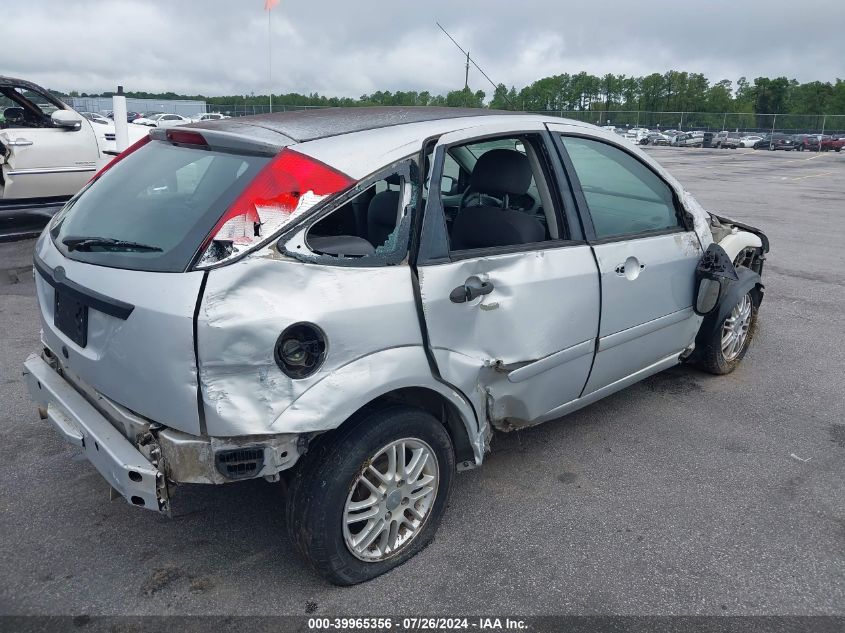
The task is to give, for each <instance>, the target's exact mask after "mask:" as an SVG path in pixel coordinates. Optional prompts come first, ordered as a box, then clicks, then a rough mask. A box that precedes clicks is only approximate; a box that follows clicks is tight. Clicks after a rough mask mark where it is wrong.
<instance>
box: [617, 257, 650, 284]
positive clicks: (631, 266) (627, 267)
mask: <svg viewBox="0 0 845 633" xmlns="http://www.w3.org/2000/svg"><path fill="white" fill-rule="evenodd" d="M643 268H645V264H641V263H640V260H638V259H637V258H636V257H629V258H628V259H626V260H625V261H624V262H622V263H621V264H619V265H618V266H617V267H616V268H615V269H614V270H615V272H616V274H617V275H619V276H620V277H627V278H628V280H630V281H633V280H634V279H636V278H637V277H639V276H640V271H641V270H642V269H643Z"/></svg>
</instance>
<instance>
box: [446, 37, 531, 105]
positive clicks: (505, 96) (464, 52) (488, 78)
mask: <svg viewBox="0 0 845 633" xmlns="http://www.w3.org/2000/svg"><path fill="white" fill-rule="evenodd" d="M434 23H435V24H436V25H437V26H438V27H439V28H440V30H441V31H443V32H444V33H445V34H446V37H448V38H449V39H450V40H452V44H454V45H455V46H457V47H458V50H459V51H461V52H462V53H463V54H464V55H466V56H467V75H466V77H467V81H466V83H465V84H464V88H468V87H469V64H470V62H472V65H473V66H475V67H476V68H477V69H478V72H480V73H481V74H482V75H484V78H485V79H486V80H487V81H489V82H490V85H491V86H493V89H494V90H495V89H497V88H498V87H499V86H497V85H496V82H495V81H493V80H492V79H490V77H489V76H488V75H487V73H485V72H484V71H483V70H482V68H481V66H479V65H478V64H477V63H476V62H475V60H474V59H473V58H472V57H470V56H469V53H468V52H467V51H465V50H464V49H463V48H461V45H460V44H458V43H457V42H456V41H455V38H454V37H452V36H451V35H449V31H447V30H446V29H444V28H443V25H442V24H440V22H437V21H436V20H435V22H434ZM494 94H495V92H494ZM502 96H503V97H504V98H505V101H507V102H508V105H509V106H511V107H512V108H513V107H515V106H514V105H513V103H512V102H511V100H510V99H508V95H507V93H505V94H503V95H502Z"/></svg>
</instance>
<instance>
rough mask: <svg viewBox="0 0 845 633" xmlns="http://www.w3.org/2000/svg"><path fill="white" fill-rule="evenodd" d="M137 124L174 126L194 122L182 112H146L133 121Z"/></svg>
mask: <svg viewBox="0 0 845 633" xmlns="http://www.w3.org/2000/svg"><path fill="white" fill-rule="evenodd" d="M132 123H134V124H135V125H146V126H147V127H173V126H175V125H187V124H188V123H193V121H191V119H189V118H188V117H186V116H182V115H181V114H171V113H165V112H159V113H156V114H145V115H144V116H143V117H139V118H137V119H135V120H134V121H132Z"/></svg>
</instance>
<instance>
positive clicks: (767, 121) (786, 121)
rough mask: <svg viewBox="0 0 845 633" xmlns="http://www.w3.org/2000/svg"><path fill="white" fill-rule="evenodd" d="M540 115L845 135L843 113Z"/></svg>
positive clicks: (665, 126) (621, 122)
mask: <svg viewBox="0 0 845 633" xmlns="http://www.w3.org/2000/svg"><path fill="white" fill-rule="evenodd" d="M539 114H546V115H550V116H559V117H565V118H568V119H575V120H577V121H583V122H585V123H594V124H596V125H613V126H615V127H619V128H633V127H647V128H649V129H657V128H659V129H663V130H666V129H677V130H700V131H702V132H721V131H723V130H726V131H729V132H783V133H786V134H821V133H824V134H836V133H841V134H845V115H842V114H827V115H825V114H753V113H745V112H647V111H643V110H630V111H621V110H609V111H597V110H570V111H567V110H543V111H541V112H539Z"/></svg>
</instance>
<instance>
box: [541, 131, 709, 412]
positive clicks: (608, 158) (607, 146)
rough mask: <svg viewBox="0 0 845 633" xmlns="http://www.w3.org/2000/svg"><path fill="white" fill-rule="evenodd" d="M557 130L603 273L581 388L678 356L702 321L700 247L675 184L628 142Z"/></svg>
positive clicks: (666, 363) (594, 388)
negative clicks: (592, 352) (595, 335)
mask: <svg viewBox="0 0 845 633" xmlns="http://www.w3.org/2000/svg"><path fill="white" fill-rule="evenodd" d="M549 128H550V129H552V130H553V131H556V132H564V133H563V134H560V133H558V134H557V138H558V139H560V141H561V144H560V148H561V152H562V156H563V158H564V162H566V163H567V165H568V169H569V171H570V172H571V174H572V181H573V183H574V185H575V187H576V189H577V190H578V194H579V200H580V203H581V205H582V206H583V207H585V209H586V210H587V211H588V214H587V218H588V224H591V225H592V226H591V227H588V230H589V232H590V233H591V234H592V235H591V241H592V243H593V250H594V252H595V256H596V261H597V263H598V267H599V273H600V275H601V296H602V301H601V326H600V330H599V344H598V353H597V354H596V359H595V363H594V365H593V370H592V372H591V374H590V379H589V382H588V383H587V387H586V389H585V390H584V394H585V395H586V394H589V393H592V392H594V391H597V390H599V389H602V388H603V387H607V386H609V385H611V384H613V383H617V382H618V381H623V380H626V379H628V380H632V379H636V378H637V377H638V376H641V375H645V374H647V373H649V372H653V371H658V370H659V369H663V368H665V367H667V366H669V365H672V364H674V363H676V362H677V361H678V357H679V356H680V354H681V353H682V352H683V351H684V350H685V349H686V348H687V347H688V346H690V345H691V344H692V342H693V340H694V339H695V335H696V333H697V331H698V326H699V324H700V322H701V319H700V317H697V316H696V315H695V313H694V312H693V309H692V305H693V299H694V290H695V269H696V266H697V264H698V261H699V260H700V258H701V254H702V249H701V245H700V243H699V240H698V237H697V235H696V234H695V232H694V231H693V230H692V224H691V220H690V221H688V220H687V219H686V217H685V214H684V212H683V208H682V207H681V203H680V201H679V200H678V197H677V195H676V194H675V192H674V191H673V189H672V187H671V186H670V185H669V184H668V183H666V182H665V181H664V180H663V179H662V178H661V177H660V176H659V175H658V174H657V173H656V172H655V171H654V170H652V169H651V168H650V167H649V166H648V165H647V163H646V162H645V161H642V160H641V159H639V158H638V157H636V156H635V155H634V154H633V152H629V151H627V150H626V149H625V148H623V147H621V146H619V145H616V144H615V143H611V142H609V141H605V140H602V139H598V138H591V137H586V136H581V135H578V134H577V132H572V131H571V130H568V129H567V128H566V126H556V125H550V126H549Z"/></svg>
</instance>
